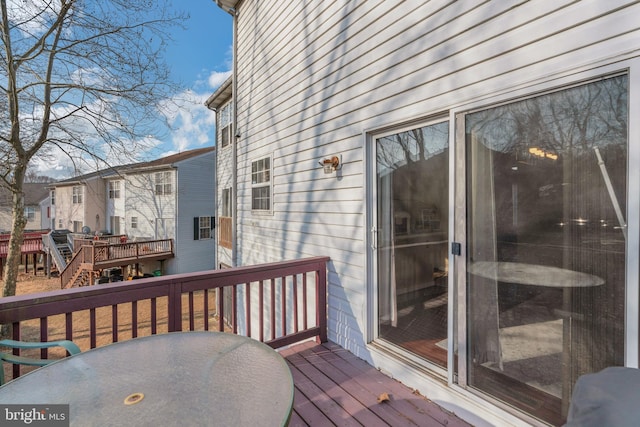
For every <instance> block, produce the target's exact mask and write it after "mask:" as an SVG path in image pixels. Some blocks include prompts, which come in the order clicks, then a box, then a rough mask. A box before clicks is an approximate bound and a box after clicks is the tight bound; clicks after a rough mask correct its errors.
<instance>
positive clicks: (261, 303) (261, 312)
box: [258, 280, 264, 342]
mask: <svg viewBox="0 0 640 427" xmlns="http://www.w3.org/2000/svg"><path fill="white" fill-rule="evenodd" d="M258 315H259V316H260V324H259V329H260V341H261V342H264V280H260V282H258Z"/></svg>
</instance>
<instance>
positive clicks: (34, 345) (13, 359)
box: [0, 340, 80, 385]
mask: <svg viewBox="0 0 640 427" xmlns="http://www.w3.org/2000/svg"><path fill="white" fill-rule="evenodd" d="M0 347H8V348H12V349H15V348H17V349H21V350H27V349H43V348H52V347H62V348H64V349H65V350H66V351H67V353H68V354H69V355H74V354H78V353H80V347H78V346H77V345H76V344H75V343H74V342H73V341H69V340H58V341H47V342H27V341H16V340H0ZM55 360H56V359H42V358H32V357H26V356H20V355H16V354H13V353H12V352H11V353H3V352H0V362H7V363H11V364H14V365H27V366H45V365H48V364H49V363H51V362H55ZM1 365H2V363H0V385H2V384H4V366H1Z"/></svg>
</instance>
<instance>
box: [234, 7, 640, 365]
mask: <svg viewBox="0 0 640 427" xmlns="http://www.w3.org/2000/svg"><path fill="white" fill-rule="evenodd" d="M401 5H402V6H401V7H398V2H392V1H385V0H377V1H376V0H369V1H349V2H347V1H337V0H336V1H322V2H300V1H297V0H288V1H283V0H279V1H274V0H272V1H265V0H245V1H243V2H242V3H241V4H240V11H239V17H238V39H237V46H238V53H237V61H238V66H237V70H238V74H237V76H236V80H237V93H235V94H234V97H235V100H236V102H237V108H238V127H239V129H241V130H242V137H241V138H240V139H239V141H238V198H239V199H238V236H239V241H238V243H239V246H238V251H239V252H238V257H239V258H238V260H239V264H240V265H246V264H254V263H260V262H266V261H277V260H286V259H294V258H299V257H306V256H313V255H328V256H330V257H331V263H330V272H329V281H330V284H329V307H330V309H329V339H331V340H333V341H336V342H338V343H339V344H340V345H342V346H344V347H346V348H348V349H349V350H351V351H353V352H354V353H355V354H357V355H359V356H361V357H364V358H365V359H369V360H371V358H372V356H371V354H370V353H369V352H368V350H367V347H366V342H367V339H366V324H367V314H366V312H367V305H366V302H367V287H366V282H365V280H366V255H365V254H366V239H367V235H368V232H367V230H366V229H365V224H366V221H365V208H366V200H365V186H364V185H365V181H366V176H365V170H366V164H365V163H364V156H365V143H366V141H365V133H366V132H367V131H369V130H374V129H382V128H383V127H385V126H389V125H392V124H396V123H400V122H404V121H408V120H410V119H414V118H418V117H428V116H430V115H435V114H444V115H450V116H451V113H450V112H451V111H452V110H454V109H460V108H463V107H464V105H466V104H469V103H471V102H479V101H481V100H483V99H487V98H489V97H493V96H496V95H497V94H509V93H513V94H514V96H515V94H516V91H517V90H519V91H520V92H519V94H522V93H526V88H527V87H530V86H533V85H534V84H537V83H541V82H547V83H548V84H549V85H550V86H552V85H553V82H554V81H556V79H558V80H557V81H559V79H560V78H564V79H565V80H564V81H565V82H566V81H567V80H566V79H567V77H570V76H571V75H573V74H574V73H578V72H581V71H585V70H587V69H591V68H596V67H598V66H602V65H607V64H615V63H616V62H617V61H620V60H623V59H627V58H631V57H634V56H637V54H638V53H637V52H638V50H637V49H638V46H639V45H640V43H639V42H640V20H638V16H640V4H638V3H636V2H632V1H620V0H608V1H601V0H584V1H579V2H576V1H569V0H559V1H542V0H540V1H522V0H501V1H493V2H478V1H475V0H465V1H456V2H452V1H443V0H431V1H426V0H420V1H418V0H410V1H406V2H402V3H401ZM612 68H615V66H613V67H612ZM637 83H638V82H634V81H632V82H631V85H634V84H637ZM334 154H340V155H341V156H342V161H343V167H342V169H341V170H340V171H338V172H337V173H333V174H328V175H325V174H324V173H323V170H322V168H321V167H320V166H319V164H318V162H319V161H320V160H321V159H323V158H324V157H328V156H331V155H334ZM266 156H272V159H273V161H272V167H273V196H272V197H273V213H272V214H255V213H252V212H251V174H250V172H251V170H250V168H251V161H253V160H256V159H259V158H262V157H266ZM393 363H394V362H389V366H390V367H391V366H393ZM390 369H391V368H390Z"/></svg>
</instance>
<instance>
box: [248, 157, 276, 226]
mask: <svg viewBox="0 0 640 427" xmlns="http://www.w3.org/2000/svg"><path fill="white" fill-rule="evenodd" d="M264 160H269V168H268V169H265V170H261V171H256V172H255V173H261V174H263V173H264V172H268V174H269V179H268V181H261V182H257V183H254V182H253V175H254V171H253V165H254V164H256V163H259V162H261V161H264ZM249 182H250V184H251V195H250V200H251V213H252V214H258V215H260V214H262V215H268V214H273V155H268V156H263V157H259V158H257V159H255V160H253V161H251V168H250V170H249ZM257 188H266V189H268V192H269V199H268V201H269V208H268V209H258V208H254V196H253V190H254V189H257Z"/></svg>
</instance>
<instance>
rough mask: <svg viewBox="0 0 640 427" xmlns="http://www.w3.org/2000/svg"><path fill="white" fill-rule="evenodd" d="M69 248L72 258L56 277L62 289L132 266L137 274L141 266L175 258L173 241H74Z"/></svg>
mask: <svg viewBox="0 0 640 427" xmlns="http://www.w3.org/2000/svg"><path fill="white" fill-rule="evenodd" d="M73 248H74V249H73V257H72V258H71V260H70V261H69V262H68V264H67V265H66V267H65V268H64V270H63V271H62V272H61V274H60V283H61V287H62V288H71V287H80V286H86V285H93V284H95V283H96V281H99V280H100V277H102V275H103V272H104V271H105V270H107V271H108V270H109V269H119V271H120V272H122V271H123V270H124V269H125V268H126V267H128V266H135V268H134V270H135V271H137V266H138V264H139V263H141V262H151V261H161V262H162V261H165V260H167V259H169V258H173V257H174V256H175V254H174V247H173V239H161V240H142V241H129V240H128V238H127V236H126V235H116V236H95V237H94V238H92V239H87V238H74V239H73ZM160 273H161V272H160ZM107 279H108V277H107ZM119 280H122V274H120V275H119Z"/></svg>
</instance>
